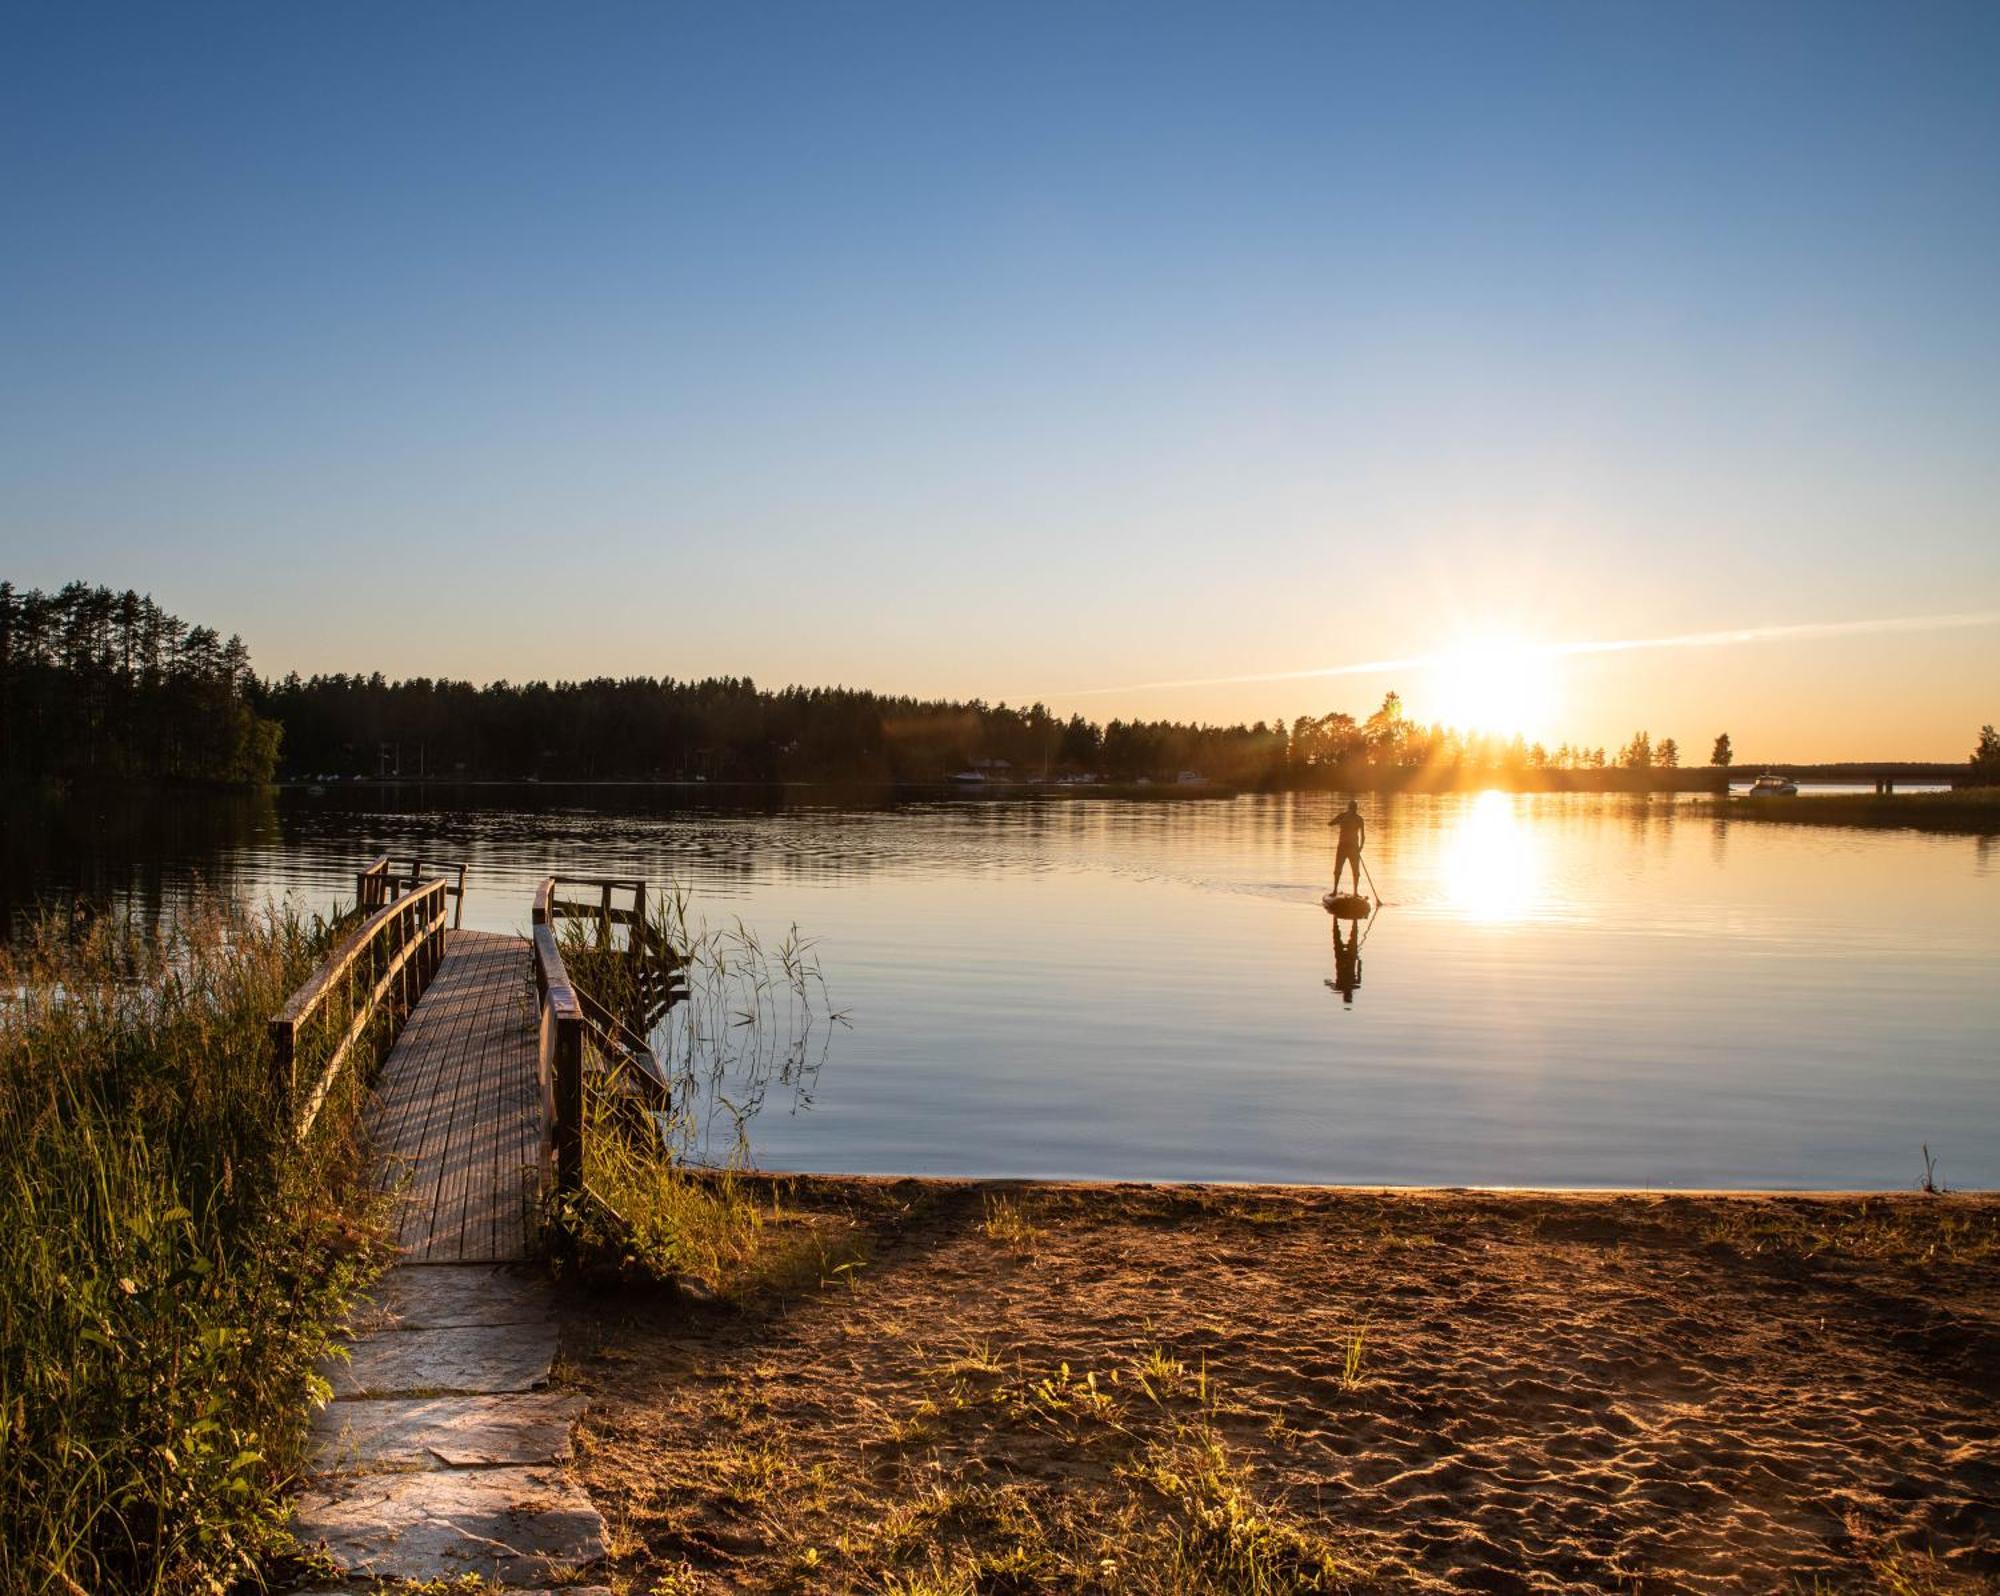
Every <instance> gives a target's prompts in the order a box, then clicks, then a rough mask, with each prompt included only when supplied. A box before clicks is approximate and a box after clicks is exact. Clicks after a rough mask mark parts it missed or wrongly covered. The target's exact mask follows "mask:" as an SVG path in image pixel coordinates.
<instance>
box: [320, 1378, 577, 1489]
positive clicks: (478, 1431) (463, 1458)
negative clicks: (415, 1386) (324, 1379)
mask: <svg viewBox="0 0 2000 1596" xmlns="http://www.w3.org/2000/svg"><path fill="white" fill-rule="evenodd" d="M583 1406H584V1401H583V1398H582V1397H580V1396H574V1395H565V1394H563V1393H561V1392H556V1391H525V1392H514V1393H508V1394H504V1395H500V1396H444V1397H391V1398H388V1399H386V1400H377V1399H372V1398H356V1399H355V1400H352V1401H347V1402H335V1403H333V1404H331V1405H330V1406H329V1407H327V1408H325V1409H323V1410H322V1411H321V1412H320V1413H319V1414H317V1415H316V1416H315V1417H314V1419H313V1437H312V1439H313V1467H314V1468H315V1469H316V1470H320V1471H323V1472H328V1473H334V1472H342V1471H344V1472H348V1473H356V1472H367V1471H369V1470H375V1469H434V1468H448V1469H468V1468H491V1467H493V1466H494V1465H496V1464H503V1463H514V1464H529V1463H567V1462H568V1461H569V1460H570V1458H571V1457H572V1456H573V1455H574V1452H573V1449H572V1448H571V1446H570V1426H571V1425H573V1424H574V1423H575V1422H576V1421H577V1418H578V1417H579V1416H580V1415H581V1414H582V1412H583Z"/></svg>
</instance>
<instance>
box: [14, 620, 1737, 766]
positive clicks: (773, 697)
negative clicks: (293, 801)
mask: <svg viewBox="0 0 2000 1596" xmlns="http://www.w3.org/2000/svg"><path fill="white" fill-rule="evenodd" d="M1730 760H1731V747H1730V741H1729V737H1728V735H1727V734H1726V733H1725V734H1723V735H1722V736H1719V737H1717V738H1716V740H1715V743H1714V746H1713V748H1712V750H1711V754H1710V759H1709V764H1710V766H1711V767H1727V766H1728V764H1729V763H1730ZM1680 765H1681V751H1680V747H1679V744H1678V743H1677V742H1676V740H1675V739H1674V738H1672V737H1662V738H1659V739H1658V740H1655V739H1654V737H1653V736H1652V734H1651V733H1650V732H1649V731H1643V730H1642V731H1637V732H1635V733H1633V735H1632V736H1631V738H1629V739H1628V740H1627V741H1626V742H1625V743H1624V744H1623V745H1622V746H1620V747H1619V748H1618V749H1617V750H1616V751H1615V752H1607V751H1606V750H1605V749H1604V748H1602V747H1595V748H1593V747H1588V746H1582V745H1573V744H1570V743H1562V744H1560V745H1558V746H1556V747H1554V748H1550V747H1547V746H1545V745H1543V744H1542V743H1539V742H1536V743H1530V742H1527V741H1525V740H1524V739H1522V738H1520V737H1511V738H1502V737H1493V736H1485V735H1481V734H1477V733H1468V732H1463V731H1459V730H1455V729H1453V728H1450V727H1446V726H1439V725H1427V724H1424V723H1421V722H1419V721H1417V720H1415V719H1413V718H1411V717H1410V716H1409V715H1408V714H1407V713H1406V711H1405V709H1404V706H1403V701H1402V699H1401V697H1400V696H1399V695H1398V694H1396V693H1394V692H1391V693H1389V694H1387V695H1385V697H1384V698H1383V700H1382V702H1381V704H1380V705H1379V706H1378V707H1377V708H1376V709H1375V710H1374V711H1373V712H1372V713H1370V714H1367V715H1365V716H1360V717H1356V716H1354V715H1351V714H1348V713H1346V712H1343V711H1333V712H1330V713H1328V714H1325V715H1301V716H1299V717H1298V718H1297V719H1295V720H1293V721H1291V722H1289V723H1288V722H1286V721H1285V720H1283V719H1282V718H1280V719H1273V720H1269V721H1263V720H1259V721H1256V722H1254V723H1250V724H1243V723H1237V724H1231V725H1209V724H1205V723H1190V722H1183V721H1168V720H1125V719H1113V720H1110V721H1107V722H1105V723H1103V724H1099V723H1097V722H1094V721H1090V720H1086V719H1085V718H1084V717H1083V716H1081V715H1075V714H1072V715H1069V716H1067V717H1063V716H1059V715H1056V714H1054V713H1052V712H1051V711H1050V710H1049V709H1048V708H1047V706H1045V705H1043V704H1030V705H1027V706H1010V705H1008V704H1004V703H1003V704H988V703H985V702H983V701H980V700H976V699H975V700H971V701H960V700H953V699H926V698H915V697H909V696H898V695H893V694H884V693H875V692H868V691H864V690H861V689H855V688H846V687H824V688H807V687H786V688H781V689H778V690H775V691H774V690H770V689H766V688H760V687H758V686H757V685H756V683H755V682H753V681H751V680H750V679H749V678H747V677H734V676H715V677H707V678H704V679H701V680H696V681H681V680H676V679H674V678H672V677H623V678H615V679H614V678H610V677H596V678H591V679H587V680H580V681H558V682H528V683H521V684H516V683H511V682H506V681H498V682H492V683H489V684H487V685H486V686H483V687H481V686H474V685H473V684H472V683H470V682H462V681H450V680H441V679H433V678H430V677H412V678H409V679H407V680H403V681H390V680H388V679H387V678H386V677H384V676H382V675H381V674H380V673H377V674H374V675H366V676H364V675H346V674H335V675H315V676H310V677H301V676H299V675H296V674H293V675H288V676H285V677H283V678H281V679H276V680H267V679H262V678H259V677H258V676H257V675H256V673H255V672H254V671H253V670H252V668H251V662H250V657H249V651H248V650H247V649H246V648H245V647H244V645H243V642H242V640H241V639H240V638H237V637H230V638H228V639H226V640H225V639H223V638H222V637H221V636H220V635H219V634H218V633H217V632H216V631H215V630H213V629H212V628H210V627H206V626H199V625H187V624H185V623H183V622H182V621H181V620H180V619H179V618H178V617H176V616H173V615H170V614H168V613H167V612H166V611H164V610H162V609H161V608H160V607H159V606H158V605H156V604H155V603H154V602H153V601H152V599H151V598H149V597H143V596H141V595H139V594H137V593H134V592H131V591H126V592H123V593H119V592H114V591H113V590H111V589H110V588H106V587H92V586H87V585H85V584H83V583H71V584H70V585H69V586H67V587H64V588H62V589H61V590H60V591H59V592H55V593H43V592H39V591H36V590H33V589H30V590H27V591H25V592H17V591H16V590H15V588H14V587H13V586H12V585H11V584H4V583H0V770H3V771H4V772H5V775H6V776H7V777H8V778H9V779H12V780H21V779H28V780H35V779H47V778H53V779H57V780H89V779H105V780H133V779H137V780H146V779H151V780H165V781H192V782H224V783H256V782H262V781H267V780H270V779H271V778H272V777H273V776H274V775H285V776H289V777H294V778H300V779H316V778H319V779H323V778H352V777H361V776H365V777H371V778H380V777H385V776H400V777H403V778H411V777H425V778H434V779H441V780H453V779H464V780H519V779H524V778H535V779H538V780H558V779H567V780H585V781H591V780H596V781H608V780H628V781H647V780H684V781H685V780H707V781H718V782H720V781H736V782H781V781H853V782H867V783H886V784H906V785H929V784H936V783H940V782H944V781H948V780H950V779H951V778H952V777H953V776H956V775H959V774H962V773H964V772H967V771H977V772H979V773H981V774H983V775H986V776H987V777H988V778H989V779H993V778H1000V779H1004V778H1008V777H1011V778H1013V779H1016V780H1040V779H1059V778H1062V777H1064V776H1078V775H1091V776H1096V777H1100V778H1103V779H1105V780H1109V781H1115V782H1137V781H1141V780H1145V781H1156V782H1157V781H1168V782H1171V781H1173V780H1175V779H1176V778H1177V777H1178V776H1179V775H1181V774H1182V773H1183V772H1191V773H1193V774H1195V775H1198V776H1200V777H1202V778H1203V779H1204V780H1207V781H1210V782H1215V783H1218V784H1223V785H1228V786H1236V787H1248V788H1280V787H1301V786H1308V787H1309V786H1362V785H1391V784H1398V783H1401V782H1404V781H1410V780H1429V781H1436V782H1439V783H1449V782H1454V781H1457V780H1460V779H1476V778H1483V777H1501V778H1517V779H1533V778H1534V777H1536V776H1540V777H1544V778H1546V779H1549V780H1550V781H1551V784H1555V783H1556V782H1557V780H1558V779H1559V778H1562V777H1565V776H1566V775H1567V773H1571V772H1585V773H1589V772H1611V771H1624V772H1628V773H1632V775H1633V777H1634V778H1635V779H1640V780H1654V779H1657V778H1656V777H1655V776H1654V773H1656V772H1661V771H1669V772H1670V771H1674V770H1676V769H1678V768H1679V767H1680ZM1579 779H1580V780H1581V779H1585V778H1579Z"/></svg>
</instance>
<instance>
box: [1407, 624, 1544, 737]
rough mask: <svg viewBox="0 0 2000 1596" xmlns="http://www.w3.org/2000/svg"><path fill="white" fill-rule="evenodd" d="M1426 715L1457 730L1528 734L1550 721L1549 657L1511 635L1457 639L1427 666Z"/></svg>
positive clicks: (1507, 734) (1491, 734)
mask: <svg viewBox="0 0 2000 1596" xmlns="http://www.w3.org/2000/svg"><path fill="white" fill-rule="evenodd" d="M1427 696H1428V699H1429V710H1430V717H1431V718H1434V719H1436V720H1439V721H1442V722H1443V723H1444V724H1445V725H1447V726H1454V727H1457V728H1458V729H1459V730H1460V731H1467V732H1483V733H1486V734H1488V735H1490V736H1502V737H1511V736H1513V735H1514V734H1515V733H1517V732H1518V733H1520V734H1521V735H1523V736H1527V737H1533V736H1537V735H1539V734H1541V733H1542V732H1544V731H1546V730H1547V729H1548V727H1549V725H1550V723H1551V722H1552V720H1553V719H1554V714H1555V701H1556V687H1555V668H1554V661H1553V660H1552V659H1551V658H1550V656H1549V654H1548V653H1547V652H1546V651H1545V650H1543V649H1538V648H1535V647H1533V646H1531V645H1529V644H1526V643H1522V642H1520V641H1518V640H1515V639H1505V638H1482V639H1479V640H1477V641H1474V642H1467V643H1461V644H1459V645H1458V646H1457V647H1455V648H1453V649H1452V650H1451V651H1450V652H1449V653H1447V654H1444V655H1442V656H1441V657H1440V658H1439V659H1438V661H1437V662H1436V664H1435V665H1434V666H1433V667H1432V669H1431V681H1430V691H1429V694H1428V695H1427Z"/></svg>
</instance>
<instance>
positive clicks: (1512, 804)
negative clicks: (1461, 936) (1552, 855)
mask: <svg viewBox="0 0 2000 1596" xmlns="http://www.w3.org/2000/svg"><path fill="white" fill-rule="evenodd" d="M1520 803H1521V800H1520V799H1519V798H1518V797H1516V796H1515V795H1513V794H1510V793H1504V792H1482V793H1481V794H1479V796H1478V797H1477V798H1475V799H1473V801H1472V802H1471V803H1470V804H1469V805H1467V806H1466V809H1465V811H1464V813H1463V814H1462V815H1461V816H1460V817H1459V819H1458V822H1457V824H1456V825H1455V826H1454V827H1453V829H1452V833H1451V836H1450V839H1449V840H1448V841H1447V842H1446V843H1445V846H1444V849H1443V852H1442V855H1441V858H1440V861H1439V863H1440V870H1441V876H1442V884H1443V888H1444V901H1445V903H1446V904H1447V905H1448V906H1449V907H1451V908H1452V909H1455V910H1456V911H1457V912H1458V913H1459V914H1461V915H1463V916H1464V917H1465V918H1466V919H1468V920H1478V921H1482V922H1485V923H1488V924H1495V925H1500V924H1506V923H1508V922H1510V921H1515V920H1526V919H1531V918H1533V917H1534V916H1535V915H1536V914H1537V913H1538V912H1539V911H1540V910H1541V909H1542V907H1543V905H1544V900H1545V897H1546V890H1545V885H1544V879H1545V878H1544V861H1543V858H1542V845H1541V842H1540V840H1539V839H1538V838H1537V837H1536V835H1535V828H1534V827H1533V826H1532V825H1531V824H1530V823H1529V822H1528V820H1527V818H1526V817H1525V816H1524V815H1522V814H1521V812H1520V810H1519V807H1518V806H1519V804H1520Z"/></svg>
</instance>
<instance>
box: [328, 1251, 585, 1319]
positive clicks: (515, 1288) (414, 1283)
mask: <svg viewBox="0 0 2000 1596" xmlns="http://www.w3.org/2000/svg"><path fill="white" fill-rule="evenodd" d="M549 1299H550V1293H549V1286H548V1282H547V1281H545V1280H541V1279H539V1278H537V1277H536V1276H534V1275H532V1274H528V1273H526V1272H524V1271H522V1270H519V1269H512V1268H508V1267H507V1266H506V1265H504V1264H503V1265H498V1266H496V1265H492V1264H403V1265H401V1266H399V1267H397V1268H395V1269H391V1270H390V1271H389V1272H388V1273H387V1274H385V1275H384V1276H383V1277H382V1278H381V1280H380V1281H378V1282H377V1283H376V1285H375V1288H374V1289H373V1290H372V1291H371V1292H369V1293H368V1295H367V1296H365V1297H363V1298H362V1299H361V1300H360V1301H359V1302H357V1303H356V1304H355V1305H354V1308H353V1310H352V1311H351V1312H350V1314H349V1315H348V1325H349V1328H350V1329H351V1330H352V1331H353V1333H354V1334H356V1335H373V1334H378V1333H380V1332H381V1331H384V1330H449V1329H456V1328H460V1327H463V1326H467V1325H496V1324H531V1323H534V1322H536V1321H538V1320H541V1319H546V1318H547V1317H548V1316H549Z"/></svg>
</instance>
